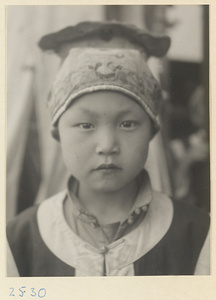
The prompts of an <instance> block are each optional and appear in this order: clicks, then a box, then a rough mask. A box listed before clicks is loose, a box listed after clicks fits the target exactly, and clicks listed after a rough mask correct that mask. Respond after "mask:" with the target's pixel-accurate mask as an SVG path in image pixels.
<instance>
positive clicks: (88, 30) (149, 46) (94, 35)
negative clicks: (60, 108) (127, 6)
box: [38, 21, 170, 59]
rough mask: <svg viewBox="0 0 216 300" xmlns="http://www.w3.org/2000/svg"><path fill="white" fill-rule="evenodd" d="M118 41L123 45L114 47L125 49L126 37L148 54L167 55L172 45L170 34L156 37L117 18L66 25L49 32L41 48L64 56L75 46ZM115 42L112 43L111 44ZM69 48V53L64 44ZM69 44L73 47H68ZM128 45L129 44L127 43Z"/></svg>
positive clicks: (90, 45) (98, 44)
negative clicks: (107, 20)
mask: <svg viewBox="0 0 216 300" xmlns="http://www.w3.org/2000/svg"><path fill="white" fill-rule="evenodd" d="M116 39H117V40H118V42H117V43H120V45H118V44H117V45H114V48H123V47H125V45H124V44H123V45H121V44H122V40H124V41H125V42H128V43H129V44H130V45H133V46H134V47H132V48H136V49H137V48H139V49H140V50H141V52H144V53H145V54H146V56H147V57H149V56H156V57H161V56H164V55H165V54H166V53H167V51H168V49H169V47H170V38H169V37H168V36H154V35H152V34H151V33H149V32H147V31H144V30H143V29H139V28H137V27H136V26H134V25H131V24H128V23H122V22H121V23H120V22H116V21H109V22H82V23H79V24H77V25H76V26H70V27H66V28H64V29H62V30H60V31H58V32H55V33H51V34H47V35H45V36H43V37H42V38H41V39H40V41H39V43H38V44H39V47H40V48H41V49H42V50H44V51H46V50H53V51H54V52H55V53H57V54H58V55H59V56H61V57H62V58H63V59H64V58H65V57H66V56H67V55H68V52H69V49H70V48H72V47H94V45H95V47H98V46H101V43H102V44H103V47H106V45H107V48H109V47H110V45H111V44H112V42H113V41H114V40H116ZM110 42H111V43H110ZM65 45H66V48H68V49H67V50H66V53H65V49H64V51H63V52H64V53H63V52H62V49H63V47H64V48H65ZM67 45H68V46H69V47H67ZM126 47H127V46H126Z"/></svg>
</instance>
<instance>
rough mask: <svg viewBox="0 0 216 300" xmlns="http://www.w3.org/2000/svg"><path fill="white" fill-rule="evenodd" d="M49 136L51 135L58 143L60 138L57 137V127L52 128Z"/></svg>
mask: <svg viewBox="0 0 216 300" xmlns="http://www.w3.org/2000/svg"><path fill="white" fill-rule="evenodd" d="M51 134H52V136H53V137H54V139H55V140H56V141H58V142H60V136H59V131H58V127H52V129H51Z"/></svg>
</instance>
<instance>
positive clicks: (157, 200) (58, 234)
mask: <svg viewBox="0 0 216 300" xmlns="http://www.w3.org/2000/svg"><path fill="white" fill-rule="evenodd" d="M65 197H66V191H64V192H62V193H60V194H57V195H55V196H53V197H52V198H50V199H48V200H46V201H44V202H42V203H41V204H40V206H39V209H38V213H37V221H38V227H39V231H40V234H41V237H42V239H43V241H44V243H45V244H46V246H47V247H48V248H49V250H50V251H51V252H52V253H53V254H55V255H56V256H57V257H58V258H59V259H61V260H62V261H63V262H65V263H66V264H68V265H70V266H71V267H74V268H75V269H77V270H79V271H81V272H82V273H84V274H86V275H87V276H101V275H103V266H104V258H105V262H106V271H107V275H108V276H109V275H112V274H116V271H117V270H120V269H122V268H124V267H126V266H129V265H131V264H132V263H133V262H135V261H136V260H138V259H139V258H141V257H142V256H143V255H145V254H146V253H147V252H149V251H150V250H151V249H152V248H153V247H154V246H155V245H156V244H157V243H158V242H159V241H160V240H161V239H162V238H163V236H164V235H165V234H166V233H167V231H168V229H169V228H170V225H171V223H172V219H173V204H172V201H171V200H170V199H169V198H168V197H167V196H166V195H164V194H162V193H157V192H153V198H152V201H151V202H150V204H149V209H148V211H147V214H146V216H145V218H144V220H143V221H142V222H141V224H140V225H139V226H138V227H137V228H135V229H134V230H133V231H132V232H130V233H129V234H127V235H125V236H124V237H123V238H120V239H119V240H117V241H115V242H113V243H111V244H110V245H108V246H107V247H106V249H105V250H104V249H97V248H95V247H93V246H91V245H90V244H88V243H87V242H85V241H84V240H82V239H81V238H80V237H79V236H77V235H76V234H75V233H74V232H73V231H72V230H71V229H70V227H69V225H68V224H67V222H66V220H65V217H64V211H63V201H64V199H65Z"/></svg>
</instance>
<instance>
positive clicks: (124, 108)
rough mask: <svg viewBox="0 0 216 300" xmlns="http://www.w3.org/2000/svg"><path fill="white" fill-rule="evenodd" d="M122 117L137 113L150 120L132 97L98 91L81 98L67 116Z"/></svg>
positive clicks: (68, 110) (70, 108)
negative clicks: (81, 114)
mask: <svg viewBox="0 0 216 300" xmlns="http://www.w3.org/2000/svg"><path fill="white" fill-rule="evenodd" d="M76 113H84V114H85V113H86V114H92V115H99V116H100V115H107V114H114V115H119V114H120V115H121V114H129V113H135V114H139V115H143V116H145V115H146V117H147V118H148V116H147V114H146V113H145V111H144V110H143V108H142V107H141V106H140V105H139V104H138V103H137V102H136V100H133V99H132V98H131V97H129V96H127V95H125V94H123V93H120V92H116V91H96V92H92V93H88V94H85V95H82V96H80V97H79V98H77V99H76V100H75V101H73V102H72V104H71V105H70V107H69V108H68V109H67V111H66V112H65V114H76Z"/></svg>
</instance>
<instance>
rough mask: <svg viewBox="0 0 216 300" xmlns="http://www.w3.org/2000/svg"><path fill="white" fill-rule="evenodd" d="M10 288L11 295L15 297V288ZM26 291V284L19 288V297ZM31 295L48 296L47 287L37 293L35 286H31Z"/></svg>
mask: <svg viewBox="0 0 216 300" xmlns="http://www.w3.org/2000/svg"><path fill="white" fill-rule="evenodd" d="M9 290H11V292H10V294H9V296H11V297H15V294H14V288H9ZM25 293H26V286H22V287H20V288H19V297H23V296H24V295H25ZM30 296H31V297H36V296H38V297H39V298H44V297H45V296H46V289H44V288H43V289H40V290H39V291H38V292H37V293H36V291H35V289H34V288H31V294H30Z"/></svg>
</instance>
